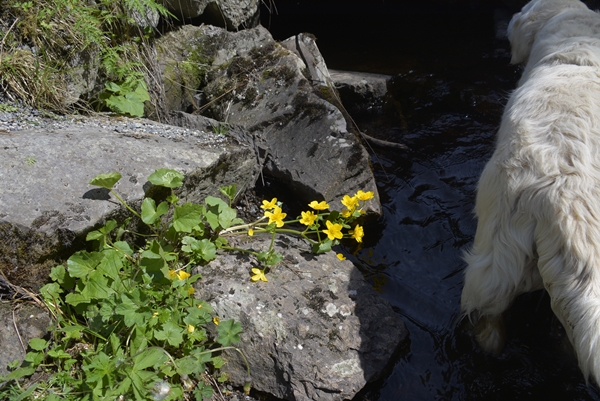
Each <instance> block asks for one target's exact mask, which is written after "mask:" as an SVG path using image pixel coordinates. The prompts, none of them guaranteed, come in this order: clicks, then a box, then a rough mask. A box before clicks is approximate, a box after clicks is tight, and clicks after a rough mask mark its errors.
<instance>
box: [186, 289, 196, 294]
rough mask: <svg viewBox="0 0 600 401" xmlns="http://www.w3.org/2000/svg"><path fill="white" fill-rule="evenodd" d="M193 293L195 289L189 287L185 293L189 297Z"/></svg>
mask: <svg viewBox="0 0 600 401" xmlns="http://www.w3.org/2000/svg"><path fill="white" fill-rule="evenodd" d="M195 291H196V289H195V288H194V287H190V288H188V290H187V293H188V294H189V295H192V294H193V293H194V292H195Z"/></svg>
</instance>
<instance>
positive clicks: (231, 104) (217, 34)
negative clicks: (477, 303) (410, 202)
mask: <svg viewBox="0 0 600 401" xmlns="http://www.w3.org/2000/svg"><path fill="white" fill-rule="evenodd" d="M177 38H180V39H177ZM293 42H294V43H296V42H298V43H299V46H300V47H299V48H300V49H301V50H302V49H304V50H302V51H304V52H305V53H303V54H304V56H303V58H304V59H305V60H311V61H309V64H310V65H311V68H309V67H308V66H307V64H305V62H304V61H303V58H301V57H300V56H298V55H297V54H296V53H295V52H292V51H290V50H288V49H287V48H286V47H284V46H282V45H280V44H278V43H276V42H275V41H274V40H273V38H272V37H271V35H270V34H269V32H268V31H267V30H266V29H265V28H262V27H257V28H254V29H250V30H244V31H241V32H237V33H232V32H227V31H225V30H223V29H220V28H216V27H213V26H201V27H184V29H182V30H180V32H177V33H173V34H172V35H170V37H169V39H168V41H166V42H164V43H163V44H161V45H160V47H161V48H163V49H170V50H169V51H170V53H169V54H171V55H172V57H173V58H171V61H168V57H167V59H166V60H167V63H166V64H165V68H164V71H165V78H164V81H165V82H178V84H177V86H176V87H174V88H172V90H171V91H167V98H173V99H181V98H182V96H181V90H182V89H181V88H183V87H189V85H185V81H186V79H183V80H181V81H178V80H177V77H175V78H173V77H172V76H170V75H169V73H170V72H172V71H185V68H184V65H185V63H186V62H185V60H186V59H190V58H193V59H200V60H204V63H205V64H204V65H205V66H206V68H205V69H204V71H203V78H202V79H199V78H195V82H202V86H201V88H200V89H201V92H202V96H201V97H200V98H201V99H202V103H201V104H196V105H194V107H195V108H196V109H197V113H202V114H203V115H207V116H209V117H212V118H214V119H216V120H219V121H223V122H227V123H231V124H233V125H239V126H241V127H243V128H245V129H246V130H247V131H248V132H250V133H251V134H252V138H249V139H248V140H250V141H252V142H253V143H254V144H255V147H256V148H257V149H259V150H260V153H261V154H264V157H262V156H261V157H260V158H261V162H263V163H264V165H265V167H266V170H265V173H266V174H269V175H271V176H272V177H274V178H275V179H277V180H279V181H281V182H283V183H285V184H286V185H288V186H289V187H290V188H291V190H292V191H294V192H295V193H297V194H298V197H299V199H300V200H302V201H307V202H308V201H310V200H313V199H319V200H321V199H325V200H327V201H328V202H331V203H330V204H331V205H332V206H333V207H335V208H336V209H340V208H341V204H340V203H339V200H340V199H342V197H343V196H344V195H346V194H353V193H355V192H356V191H357V190H359V189H360V190H363V191H373V192H374V193H375V194H377V187H376V185H375V180H374V177H373V173H372V171H371V168H370V165H369V155H368V154H367V152H366V150H365V148H364V147H363V146H362V145H361V143H360V142H359V140H358V139H357V137H356V135H355V134H354V133H352V132H350V131H349V130H348V123H347V121H346V119H345V118H344V115H343V114H342V112H341V111H340V109H339V108H338V107H336V106H335V104H336V103H338V98H337V95H336V93H335V89H334V88H333V86H332V85H328V84H327V82H328V80H329V79H328V78H327V77H328V72H327V69H326V66H325V63H324V62H322V57H320V54H318V49H317V48H316V46H315V45H314V41H312V39H311V38H310V36H308V35H303V36H302V37H299V39H298V41H296V40H295V39H294V40H293ZM177 43H184V44H182V45H179V47H177V46H178V45H177ZM175 55H179V56H178V58H176V57H175ZM311 71H312V72H311ZM311 74H315V75H314V76H313V75H311ZM188 80H189V79H188ZM313 82H315V85H313ZM169 92H170V93H172V95H169ZM183 97H185V98H187V99H191V98H194V94H188V96H183ZM196 98H197V97H196ZM171 104H174V103H171ZM177 110H184V108H178V109H177ZM187 120H188V122H191V121H192V119H191V118H190V119H187ZM369 206H370V207H371V211H373V212H375V213H380V212H381V206H380V204H379V198H378V195H376V198H375V200H374V201H373V202H372V203H370V205H369Z"/></svg>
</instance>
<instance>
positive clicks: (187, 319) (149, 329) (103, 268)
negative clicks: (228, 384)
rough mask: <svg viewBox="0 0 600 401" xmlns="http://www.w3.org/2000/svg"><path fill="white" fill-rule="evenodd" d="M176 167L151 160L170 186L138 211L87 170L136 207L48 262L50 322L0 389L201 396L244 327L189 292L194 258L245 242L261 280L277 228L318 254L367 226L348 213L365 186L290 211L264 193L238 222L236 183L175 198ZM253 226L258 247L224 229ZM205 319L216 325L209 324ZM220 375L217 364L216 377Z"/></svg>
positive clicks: (67, 396)
mask: <svg viewBox="0 0 600 401" xmlns="http://www.w3.org/2000/svg"><path fill="white" fill-rule="evenodd" d="M183 178H184V177H183V175H182V174H181V173H179V172H177V171H175V170H170V169H159V170H157V171H155V172H154V173H153V174H151V175H150V176H149V177H148V180H149V181H150V182H151V183H152V184H153V185H155V186H161V187H164V188H167V189H168V191H167V192H168V195H167V196H165V198H164V200H162V201H160V202H159V203H158V204H157V201H156V200H155V199H153V198H151V197H146V198H144V199H143V201H142V203H141V207H140V210H139V211H136V210H135V209H133V208H132V207H131V206H130V205H129V204H127V203H126V202H125V201H124V200H123V198H122V197H121V196H120V195H119V194H118V193H117V192H116V190H115V189H114V187H115V185H116V184H117V182H118V181H119V180H120V179H121V174H119V173H109V174H100V175H98V176H96V177H95V178H94V179H93V180H92V181H90V184H92V185H95V186H99V187H102V188H105V189H107V190H109V191H110V193H111V194H112V195H113V196H114V197H115V198H116V199H117V200H118V201H119V202H121V203H122V204H123V205H124V206H125V207H126V208H127V209H128V210H129V211H130V212H131V214H132V215H133V217H130V218H128V219H127V220H126V221H125V222H124V223H123V224H121V225H119V224H118V223H117V222H116V221H114V220H108V221H107V222H106V223H105V224H104V225H103V226H102V227H100V228H98V229H97V230H94V231H91V232H90V233H88V234H87V240H88V241H89V242H90V244H91V248H90V249H91V250H82V251H79V252H76V253H75V254H73V255H72V256H71V257H70V258H69V259H68V260H67V263H66V266H57V267H55V268H53V269H52V271H51V274H50V278H51V279H52V282H50V283H49V284H46V285H45V286H44V287H42V288H41V290H40V293H41V297H42V299H43V301H44V303H45V304H46V306H47V307H48V309H49V311H50V312H51V314H52V317H53V321H54V325H53V327H52V328H51V330H50V333H49V336H48V338H46V339H39V338H38V339H33V340H31V341H30V343H29V348H30V351H29V352H28V353H27V355H26V356H25V360H24V361H23V363H22V364H20V366H19V363H18V361H15V362H14V363H13V364H11V366H9V367H10V368H11V369H13V370H12V371H11V372H10V373H9V374H8V375H6V376H4V377H0V398H2V399H9V400H15V401H16V400H26V399H30V400H34V399H36V400H38V399H44V400H50V401H52V400H73V401H74V400H89V401H92V400H94V401H95V400H111V401H113V400H126V399H134V400H150V399H152V400H184V399H185V400H189V399H195V400H198V401H199V400H202V399H206V398H209V397H210V396H211V394H212V388H211V386H210V385H208V384H207V383H206V380H205V377H206V375H207V374H211V375H215V374H216V373H217V371H218V369H219V368H220V367H221V366H222V365H223V363H224V361H223V359H221V358H220V357H219V355H218V354H219V352H220V351H222V350H224V349H228V348H230V349H235V350H237V351H238V352H240V353H241V351H239V350H238V349H237V348H235V347H234V346H232V344H235V343H237V342H238V341H239V340H240V337H239V335H240V333H241V332H242V328H241V325H240V323H239V322H235V321H234V320H227V321H220V320H219V318H218V316H214V315H213V313H212V312H213V311H212V309H211V307H210V305H209V304H208V303H206V302H205V301H203V300H200V299H197V298H196V297H195V296H194V292H195V289H194V286H193V285H194V283H195V282H196V281H197V280H199V279H200V278H201V275H200V274H194V271H195V270H194V268H196V267H198V266H202V265H205V264H207V263H209V262H210V261H212V260H214V259H215V258H216V257H217V252H218V250H219V249H220V250H224V251H240V252H246V253H250V254H252V255H254V256H255V257H256V258H257V260H258V261H259V262H260V264H261V265H262V266H263V268H262V269H259V268H253V269H252V271H251V272H249V274H250V277H249V278H250V280H251V281H254V282H256V281H264V282H267V281H268V279H267V276H266V273H267V269H268V268H269V267H271V266H274V265H276V264H277V263H279V262H280V261H281V259H282V256H281V255H280V254H278V253H276V252H275V250H274V247H273V244H274V239H275V236H276V234H278V233H288V234H294V235H297V236H300V237H302V238H304V239H305V240H306V241H308V242H309V243H310V244H311V246H312V251H313V252H314V253H317V254H319V253H324V252H328V251H331V248H332V246H334V245H336V244H338V243H339V241H340V240H341V239H343V238H353V239H354V240H356V241H357V242H362V238H363V236H364V230H363V227H362V226H360V225H359V224H355V220H356V219H357V218H359V217H360V216H362V215H363V214H364V206H365V204H366V202H367V201H368V200H369V199H371V198H372V197H373V193H372V192H363V191H358V192H357V193H356V194H355V195H354V196H352V197H351V196H349V195H346V196H345V197H344V198H343V200H342V204H343V205H344V206H345V209H344V210H342V211H341V212H339V211H329V205H328V204H327V203H326V202H325V201H321V202H318V201H313V202H311V203H310V204H309V207H310V208H311V209H312V210H309V211H305V212H304V211H303V212H302V213H301V216H298V217H297V218H296V219H294V220H287V221H286V220H284V219H285V218H286V217H287V214H286V213H284V212H283V210H282V204H281V203H280V202H278V201H277V199H276V198H273V199H272V200H270V201H267V200H264V201H263V202H262V206H261V207H262V209H263V210H264V216H263V217H262V218H260V219H258V220H257V221H254V222H252V223H248V224H246V223H244V222H243V221H242V220H241V219H239V218H238V217H237V215H236V211H235V209H233V208H232V207H231V205H232V202H233V199H234V196H235V193H236V188H235V186H229V187H225V188H222V189H221V192H222V194H223V195H225V196H226V197H227V198H228V200H229V202H226V201H224V200H222V199H220V198H216V197H212V196H208V197H206V199H205V201H204V204H196V203H191V202H188V203H183V204H181V203H180V200H179V199H178V197H177V196H176V195H175V192H174V189H175V188H178V187H179V186H181V185H182V183H183ZM133 218H137V219H138V220H139V221H141V222H143V223H144V227H145V228H146V229H145V231H143V232H133V231H132V230H131V229H130V228H129V227H132V226H133V225H132V224H131V223H132V219H133ZM295 226H303V227H304V229H296V228H295ZM260 233H269V234H271V236H272V239H271V244H270V247H269V249H268V250H267V251H263V252H255V251H252V250H249V249H241V248H235V247H232V246H230V245H229V241H228V239H227V238H228V237H231V236H237V235H249V236H254V235H256V234H260ZM140 237H141V238H143V241H142V242H143V244H140V242H139V241H138V240H137V239H138V238H140ZM338 257H339V258H340V259H343V256H341V254H338ZM214 325H216V330H214V329H213V330H210V329H209V327H210V326H214ZM215 331H216V334H212V335H211V333H215ZM242 355H243V354H242ZM249 375H250V368H249V367H248V376H249ZM226 379H227V377H226V376H224V375H221V377H220V380H226ZM245 390H246V391H249V390H250V383H247V385H246V388H245Z"/></svg>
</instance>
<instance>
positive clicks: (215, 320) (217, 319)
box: [213, 316, 221, 326]
mask: <svg viewBox="0 0 600 401" xmlns="http://www.w3.org/2000/svg"><path fill="white" fill-rule="evenodd" d="M220 322H221V320H220V319H219V317H218V316H215V317H213V323H214V324H215V325H217V326H218V325H219V323H220Z"/></svg>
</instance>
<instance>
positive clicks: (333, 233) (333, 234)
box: [323, 220, 344, 241]
mask: <svg viewBox="0 0 600 401" xmlns="http://www.w3.org/2000/svg"><path fill="white" fill-rule="evenodd" d="M325 224H326V225H327V229H326V230H323V232H324V233H325V234H327V238H329V239H330V240H332V241H333V240H334V239H336V238H337V239H342V237H343V236H344V234H342V228H343V226H342V225H341V224H338V223H335V224H333V223H332V222H330V221H329V220H327V221H326V222H325Z"/></svg>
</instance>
